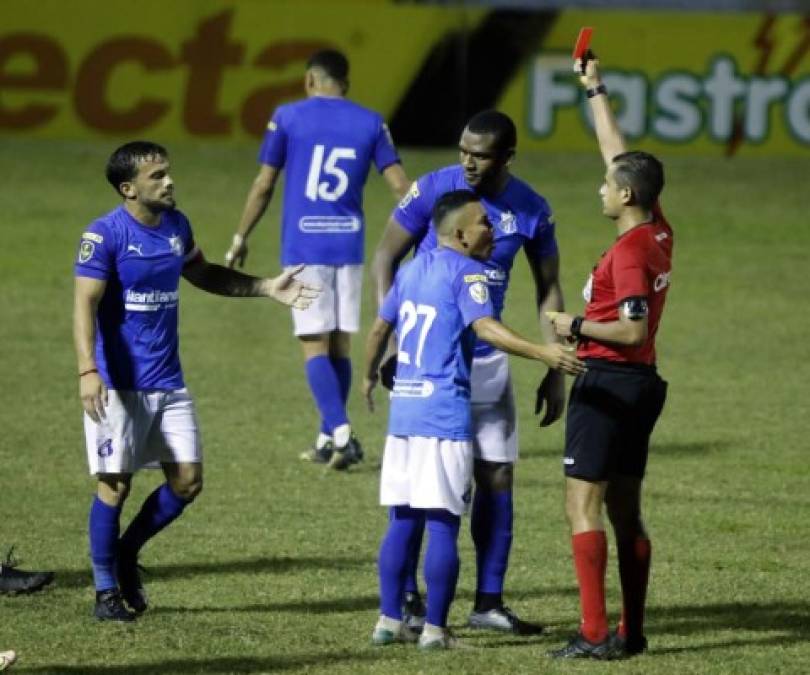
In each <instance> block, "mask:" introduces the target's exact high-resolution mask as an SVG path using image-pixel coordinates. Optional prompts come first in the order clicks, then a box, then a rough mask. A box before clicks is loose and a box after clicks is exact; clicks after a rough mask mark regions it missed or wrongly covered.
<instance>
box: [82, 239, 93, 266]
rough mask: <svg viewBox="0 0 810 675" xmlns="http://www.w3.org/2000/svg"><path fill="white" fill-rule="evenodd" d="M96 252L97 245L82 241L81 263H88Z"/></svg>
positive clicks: (85, 240)
mask: <svg viewBox="0 0 810 675" xmlns="http://www.w3.org/2000/svg"><path fill="white" fill-rule="evenodd" d="M95 251H96V245H95V244H94V243H93V242H92V241H88V240H87V239H84V240H82V243H81V245H80V246H79V262H80V263H86V262H87V261H88V260H90V258H92V257H93V253H95Z"/></svg>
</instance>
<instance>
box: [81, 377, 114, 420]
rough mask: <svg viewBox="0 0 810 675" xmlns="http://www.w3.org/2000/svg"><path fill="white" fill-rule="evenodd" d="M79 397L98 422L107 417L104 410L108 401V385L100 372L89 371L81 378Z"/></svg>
mask: <svg viewBox="0 0 810 675" xmlns="http://www.w3.org/2000/svg"><path fill="white" fill-rule="evenodd" d="M79 398H80V399H81V401H82V407H83V408H84V411H85V412H86V413H87V414H88V416H89V417H90V419H91V420H93V421H94V422H95V423H96V424H100V423H101V421H102V420H104V419H106V418H107V415H106V413H105V412H104V407H105V406H106V405H107V402H108V398H107V387H106V386H104V380H102V379H101V376H99V374H98V373H87V375H85V376H84V377H80V378H79Z"/></svg>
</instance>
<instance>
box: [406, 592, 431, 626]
mask: <svg viewBox="0 0 810 675" xmlns="http://www.w3.org/2000/svg"><path fill="white" fill-rule="evenodd" d="M426 616H427V608H426V607H425V603H424V602H423V601H422V596H421V595H419V592H418V591H417V592H408V593H405V602H403V603H402V623H404V624H405V625H406V626H408V628H409V629H410V630H412V631H413V632H415V633H421V632H422V629H423V628H424V627H425V617H426Z"/></svg>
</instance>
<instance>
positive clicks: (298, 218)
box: [259, 96, 399, 265]
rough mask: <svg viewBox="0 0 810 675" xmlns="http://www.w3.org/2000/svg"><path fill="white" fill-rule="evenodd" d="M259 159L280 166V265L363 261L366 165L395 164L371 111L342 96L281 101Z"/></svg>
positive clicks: (378, 119) (384, 132)
mask: <svg viewBox="0 0 810 675" xmlns="http://www.w3.org/2000/svg"><path fill="white" fill-rule="evenodd" d="M259 161H260V162H261V163H262V164H268V165H270V166H274V167H276V168H279V169H281V168H284V169H285V170H286V174H287V176H286V181H285V185H284V214H283V216H282V224H281V262H282V264H283V265H296V264H298V263H306V264H311V265H357V264H361V263H362V262H363V239H364V236H363V235H364V231H365V223H364V218H363V186H364V185H365V183H366V178H368V171H369V168H370V166H371V163H372V162H374V164H375V166H376V167H377V170H378V171H380V172H382V171H383V170H384V169H385V168H386V167H388V166H390V165H391V164H394V163H395V162H398V161H399V157H398V156H397V153H396V150H395V149H394V145H393V141H392V140H391V135H390V134H389V133H388V128H387V127H386V126H385V123H384V122H383V119H382V117H381V116H380V115H378V114H377V113H375V112H373V111H371V110H368V109H366V108H363V107H362V106H360V105H357V104H356V103H353V102H352V101H348V100H346V99H344V98H331V97H324V96H314V97H311V98H308V99H305V100H303V101H297V102H295V103H291V104H289V105H283V106H280V107H279V108H278V109H277V110H276V112H275V114H274V115H273V118H272V119H271V120H270V122H269V123H268V125H267V131H266V133H265V136H264V142H263V143H262V147H261V150H260V151H259Z"/></svg>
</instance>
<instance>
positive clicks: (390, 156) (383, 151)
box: [374, 118, 399, 173]
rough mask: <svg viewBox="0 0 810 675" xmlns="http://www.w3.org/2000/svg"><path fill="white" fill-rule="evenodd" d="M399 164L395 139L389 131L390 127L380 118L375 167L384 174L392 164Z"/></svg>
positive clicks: (375, 149) (375, 147) (375, 145)
mask: <svg viewBox="0 0 810 675" xmlns="http://www.w3.org/2000/svg"><path fill="white" fill-rule="evenodd" d="M398 163H399V155H398V154H397V150H396V148H395V147H394V139H393V138H392V137H391V132H390V131H389V130H388V125H387V124H386V123H385V122H383V120H382V118H380V127H379V129H378V130H377V140H376V142H375V144H374V165H375V166H376V167H377V171H379V172H380V173H382V172H383V171H385V169H386V168H388V167H389V166H391V165H392V164H398Z"/></svg>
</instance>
